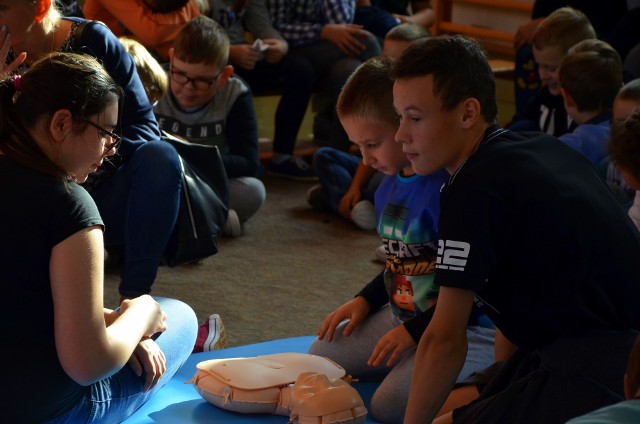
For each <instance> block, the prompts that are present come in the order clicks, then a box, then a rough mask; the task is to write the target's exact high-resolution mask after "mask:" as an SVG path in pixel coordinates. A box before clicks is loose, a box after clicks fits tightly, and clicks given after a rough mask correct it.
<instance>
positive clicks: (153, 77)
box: [118, 37, 169, 104]
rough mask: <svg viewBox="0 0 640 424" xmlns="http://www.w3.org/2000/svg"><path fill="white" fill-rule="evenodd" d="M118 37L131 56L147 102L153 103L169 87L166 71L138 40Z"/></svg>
mask: <svg viewBox="0 0 640 424" xmlns="http://www.w3.org/2000/svg"><path fill="white" fill-rule="evenodd" d="M118 39H119V40H120V42H121V43H122V45H123V46H124V49H125V50H126V51H127V52H129V54H130V55H131V57H132V58H133V63H135V64H136V69H137V71H138V75H139V76H140V80H141V81H142V85H143V86H144V90H145V91H146V92H147V97H148V98H149V102H150V103H152V104H153V103H154V102H155V101H156V100H158V99H160V97H162V96H164V95H165V93H166V92H167V89H168V87H169V80H168V78H167V73H166V71H165V70H164V69H163V68H162V66H161V65H160V63H158V61H157V60H156V59H155V58H154V57H153V56H152V55H151V53H149V50H147V48H146V47H145V46H143V45H142V44H140V43H139V42H138V41H136V40H134V39H132V38H128V37H119V38H118Z"/></svg>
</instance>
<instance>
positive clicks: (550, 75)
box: [507, 7, 596, 137]
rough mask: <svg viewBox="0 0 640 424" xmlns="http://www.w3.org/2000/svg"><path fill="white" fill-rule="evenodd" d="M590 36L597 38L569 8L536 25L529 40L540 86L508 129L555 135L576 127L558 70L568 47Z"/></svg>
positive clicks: (586, 21) (560, 10)
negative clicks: (564, 100) (566, 103)
mask: <svg viewBox="0 0 640 424" xmlns="http://www.w3.org/2000/svg"><path fill="white" fill-rule="evenodd" d="M591 38H596V33H595V30H594V29H593V27H592V26H591V23H590V22H589V19H588V18H587V17H586V15H585V14H584V13H582V12H580V11H579V10H576V9H572V8H570V7H563V8H560V9H557V10H556V11H554V12H553V13H551V14H550V15H549V16H547V17H546V18H545V19H544V21H542V23H541V24H540V25H538V27H537V28H536V29H535V31H534V32H533V34H532V35H531V37H530V39H529V42H530V43H531V46H532V48H533V55H534V57H535V61H536V64H537V66H538V73H539V75H540V80H541V81H542V84H543V86H542V87H541V88H540V89H539V90H538V92H537V93H536V95H535V97H534V98H532V99H531V100H530V101H529V103H528V104H527V106H526V107H525V108H524V109H523V110H522V111H520V112H518V113H517V114H516V116H514V118H513V120H512V121H511V123H509V124H508V125H507V128H509V129H511V130H513V131H543V132H545V133H548V134H551V135H554V136H556V137H558V136H560V135H562V134H565V133H567V132H571V131H572V130H573V129H574V128H575V123H574V122H573V121H572V120H571V118H570V117H569V116H568V115H567V112H566V110H565V109H564V103H563V99H562V96H561V93H560V81H559V79H558V71H559V69H560V64H561V63H562V59H564V56H565V55H566V54H567V51H568V50H569V48H571V46H573V45H574V44H576V43H578V42H580V41H582V40H586V39H591Z"/></svg>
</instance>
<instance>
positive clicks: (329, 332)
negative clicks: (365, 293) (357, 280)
mask: <svg viewBox="0 0 640 424" xmlns="http://www.w3.org/2000/svg"><path fill="white" fill-rule="evenodd" d="M370 310H371V305H369V302H367V301H366V300H365V299H364V297H362V296H357V297H355V298H353V299H351V300H350V301H348V302H347V303H345V304H344V305H342V306H340V307H339V308H338V309H336V310H335V311H333V312H331V313H330V314H329V315H327V317H326V318H325V319H324V320H322V324H321V325H320V330H318V339H320V340H322V339H324V338H325V337H326V339H327V341H331V340H333V333H334V332H335V331H336V327H337V326H338V324H340V323H341V322H342V321H344V320H345V319H348V320H349V323H348V324H347V325H346V326H345V328H344V330H343V332H342V334H343V335H344V336H345V337H347V336H349V334H351V333H352V332H353V330H354V329H355V328H356V327H357V326H358V325H359V324H360V323H361V322H362V320H364V319H365V318H366V317H367V315H369V311H370Z"/></svg>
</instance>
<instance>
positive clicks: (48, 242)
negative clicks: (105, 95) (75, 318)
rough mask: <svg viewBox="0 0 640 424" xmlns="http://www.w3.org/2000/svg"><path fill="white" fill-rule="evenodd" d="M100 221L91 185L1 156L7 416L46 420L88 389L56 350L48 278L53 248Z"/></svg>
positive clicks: (0, 314) (0, 267) (0, 283)
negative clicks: (73, 376) (71, 374)
mask: <svg viewBox="0 0 640 424" xmlns="http://www.w3.org/2000/svg"><path fill="white" fill-rule="evenodd" d="M95 225H98V226H103V222H102V219H101V218H100V215H99V213H98V209H97V208H96V205H95V203H94V201H93V199H92V198H91V197H90V196H89V194H88V193H87V191H86V190H85V189H83V188H82V187H80V186H79V185H77V184H76V183H74V182H71V181H68V182H64V181H62V180H61V179H59V178H54V177H51V176H48V175H45V174H42V173H39V172H37V171H35V170H33V169H30V168H27V167H24V166H22V165H19V164H17V163H15V162H13V161H11V160H9V159H7V158H6V157H4V156H1V155H0V288H1V290H2V293H3V306H2V308H0V334H2V336H3V346H2V349H0V352H2V353H0V355H1V357H2V359H0V364H1V365H0V366H1V367H2V369H1V371H0V375H2V379H3V382H4V384H3V386H4V388H3V390H2V401H3V404H5V405H10V407H8V408H4V409H3V412H2V416H3V420H6V422H44V421H47V420H49V419H52V418H54V417H56V416H59V415H61V414H62V413H64V412H65V411H67V410H69V409H71V407H73V406H74V405H75V404H76V403H77V402H78V401H79V399H80V398H81V397H82V395H83V394H84V393H85V391H86V390H87V388H86V387H83V386H81V385H79V384H77V383H76V382H74V381H73V380H72V379H71V378H70V377H69V376H68V375H67V374H66V373H65V372H64V370H63V369H62V367H61V365H60V362H59V360H58V356H57V353H56V347H55V340H54V328H53V300H52V297H51V286H50V279H49V260H50V256H51V250H52V248H53V247H54V246H55V245H57V244H58V243H60V242H62V241H63V240H65V239H66V238H68V237H69V236H71V235H73V234H74V233H76V232H78V231H80V230H82V229H84V228H88V227H91V226H95Z"/></svg>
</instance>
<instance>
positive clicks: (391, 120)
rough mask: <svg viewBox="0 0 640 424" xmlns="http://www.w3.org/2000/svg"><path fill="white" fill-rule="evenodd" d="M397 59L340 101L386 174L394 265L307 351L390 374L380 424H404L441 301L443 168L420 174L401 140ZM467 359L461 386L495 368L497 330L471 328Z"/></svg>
mask: <svg viewBox="0 0 640 424" xmlns="http://www.w3.org/2000/svg"><path fill="white" fill-rule="evenodd" d="M390 66H391V59H389V58H385V57H378V58H372V59H369V60H368V61H366V62H364V63H363V64H362V65H360V66H359V67H358V68H357V69H356V71H355V72H354V73H353V74H352V75H351V77H350V78H349V79H348V80H347V82H346V84H345V86H344V88H343V90H342V93H341V94H340V97H339V98H338V104H337V108H338V115H339V117H340V120H341V121H342V125H343V126H344V128H345V130H346V131H347V134H348V135H349V139H350V140H351V141H352V142H353V143H354V144H355V145H356V146H358V148H359V149H360V152H361V154H362V160H363V163H364V164H365V165H366V166H370V167H373V168H375V169H378V170H379V171H380V172H381V173H383V174H384V175H385V177H384V179H383V181H382V182H381V184H380V186H379V187H378V189H377V191H376V194H375V205H376V216H377V217H378V226H377V230H378V233H379V235H380V237H381V238H382V241H383V245H384V249H385V253H386V257H387V261H386V267H385V269H384V271H383V272H381V273H380V274H378V275H377V276H376V277H375V278H374V279H373V280H372V281H371V282H370V283H369V284H367V285H366V286H365V287H364V288H363V289H362V290H361V291H360V292H359V293H358V294H357V295H356V296H355V297H354V298H353V299H352V300H350V301H348V302H347V303H345V304H343V305H342V306H340V307H339V308H337V309H336V310H335V311H334V312H332V313H331V314H329V315H328V316H327V317H326V318H325V319H324V320H323V322H322V324H321V326H320V329H319V331H318V339H316V340H315V341H314V342H313V343H312V345H311V347H310V349H309V352H310V353H312V354H315V355H322V356H325V357H328V358H330V359H331V360H333V361H335V362H336V363H338V364H340V365H341V366H342V367H344V368H345V370H346V372H347V373H348V374H350V375H352V376H354V377H356V378H361V377H371V376H378V377H380V376H384V378H383V380H382V382H381V384H380V386H379V387H378V388H377V389H376V392H375V394H374V395H373V398H372V399H371V406H370V413H371V414H372V416H373V417H374V419H376V420H377V421H379V422H383V423H389V424H392V423H393V424H400V423H402V420H403V416H404V410H405V407H406V402H407V398H408V395H409V385H410V381H411V373H412V371H413V363H414V360H415V346H416V345H417V343H418V341H419V340H420V336H421V335H422V333H423V332H424V330H425V328H426V327H427V325H428V323H429V317H430V315H431V313H432V312H433V311H432V310H430V309H431V308H433V307H434V305H435V303H436V298H437V291H438V290H437V287H436V286H434V284H433V271H434V269H435V261H436V251H437V242H438V236H437V223H438V217H439V214H440V207H439V195H440V187H442V185H443V183H444V182H445V181H446V180H447V178H448V174H447V173H446V171H445V170H443V169H441V170H439V171H436V172H434V173H432V174H430V175H416V174H415V172H414V171H413V168H412V166H411V162H409V160H408V159H407V156H406V154H405V153H404V152H403V151H402V145H401V144H400V143H397V142H396V140H395V135H396V131H397V129H398V118H397V113H396V111H395V110H394V109H393V81H392V80H391V78H390V77H389V69H390ZM467 334H468V340H469V351H468V354H467V359H466V361H465V365H464V367H463V369H462V371H461V372H460V376H459V378H460V379H462V378H464V377H466V375H467V374H469V373H471V372H473V371H475V370H478V369H481V368H485V367H487V366H489V365H490V364H491V363H492V362H493V361H494V354H493V349H494V348H493V339H494V330H493V328H488V327H483V326H480V325H479V321H478V315H476V314H474V315H473V316H472V318H470V322H469V327H468V328H467Z"/></svg>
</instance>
